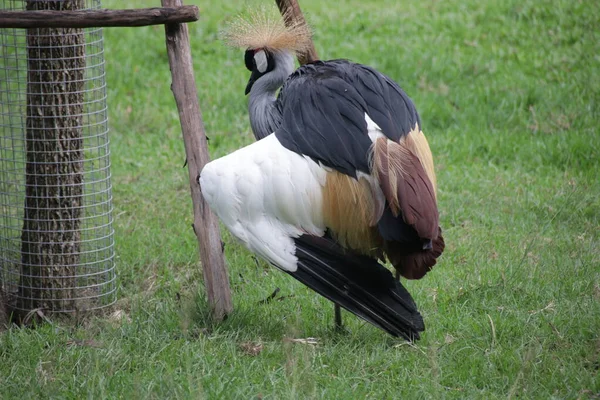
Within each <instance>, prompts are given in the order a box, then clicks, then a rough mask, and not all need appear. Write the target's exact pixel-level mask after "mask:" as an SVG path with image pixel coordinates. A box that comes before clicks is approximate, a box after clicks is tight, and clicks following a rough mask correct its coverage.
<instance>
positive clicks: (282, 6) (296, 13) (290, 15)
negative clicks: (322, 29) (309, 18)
mask: <svg viewBox="0 0 600 400" xmlns="http://www.w3.org/2000/svg"><path fill="white" fill-rule="evenodd" d="M275 3H277V7H279V11H280V12H281V15H282V16H284V17H285V23H286V24H287V25H289V24H290V23H292V22H294V21H298V22H303V21H304V14H302V10H301V9H300V5H299V4H298V0H275ZM318 59H319V56H318V55H317V50H315V45H314V44H313V43H312V41H311V46H310V48H309V49H308V51H307V52H306V53H304V54H300V55H299V56H298V61H299V62H300V65H304V64H306V63H309V62H313V61H316V60H318Z"/></svg>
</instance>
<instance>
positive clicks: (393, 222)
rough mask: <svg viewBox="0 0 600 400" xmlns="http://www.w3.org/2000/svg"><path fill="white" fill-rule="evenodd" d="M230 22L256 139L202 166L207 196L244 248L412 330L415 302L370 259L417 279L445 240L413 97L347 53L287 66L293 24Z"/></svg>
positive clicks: (304, 34)
mask: <svg viewBox="0 0 600 400" xmlns="http://www.w3.org/2000/svg"><path fill="white" fill-rule="evenodd" d="M240 26H241V28H239V26H238V28H239V29H238V30H237V31H234V32H233V33H232V32H230V36H229V38H230V41H232V42H233V43H234V44H236V45H238V46H241V47H244V48H245V49H246V66H247V67H248V69H250V70H251V71H252V75H251V77H250V81H249V82H248V87H247V88H246V92H247V93H250V105H249V109H250V116H251V117H250V121H251V125H252V128H253V131H254V133H255V135H256V137H257V138H258V139H260V140H258V141H257V142H255V143H253V144H251V145H249V146H246V147H244V148H242V149H239V150H237V151H235V152H233V153H231V154H229V155H227V156H224V157H222V158H219V159H217V160H214V161H212V162H210V163H208V164H207V165H206V166H205V167H204V169H203V170H202V172H201V175H200V178H199V180H200V185H201V190H202V193H203V195H204V197H205V199H206V201H207V202H208V204H209V205H210V207H211V209H212V210H213V211H214V212H215V213H216V214H217V215H218V216H219V218H220V219H221V220H222V222H223V223H224V225H225V226H226V227H227V228H228V229H229V230H230V231H231V233H232V234H233V235H234V236H235V237H236V238H237V239H238V240H239V241H241V242H242V243H243V244H244V245H246V247H247V248H248V249H250V250H251V251H252V252H254V253H256V254H258V255H259V256H261V257H262V258H264V259H265V260H267V261H269V262H270V263H271V264H273V265H274V266H276V267H278V268H279V269H281V270H283V271H284V272H286V273H288V274H290V275H291V276H293V277H294V278H296V279H297V280H299V281H300V282H302V283H303V284H305V285H306V286H308V287H310V288H311V289H313V290H315V291H316V292H318V293H319V294H321V295H323V296H324V297H326V298H327V299H329V300H331V301H333V302H334V303H336V304H339V305H340V306H341V307H343V308H345V309H346V310H348V311H349V312H351V313H353V314H355V315H357V316H359V317H361V318H363V319H365V320H366V321H368V322H370V323H372V324H374V325H376V326H378V327H379V328H381V329H383V330H385V331H387V332H389V333H390V334H391V335H394V336H401V337H404V338H406V339H409V340H415V339H418V338H419V332H421V331H423V330H424V323H423V319H422V317H421V315H420V314H419V312H418V310H417V307H416V305H415V302H414V300H413V299H412V297H411V295H410V294H409V293H408V291H407V290H406V289H405V288H404V287H403V286H402V284H401V283H400V282H399V281H397V280H396V279H394V276H393V275H392V273H391V272H390V271H389V270H388V269H387V268H385V267H384V266H383V265H382V264H381V263H380V262H385V261H389V262H390V263H391V264H392V265H393V267H394V268H395V269H396V270H397V272H398V273H399V274H400V275H402V276H404V277H406V278H409V279H418V278H421V277H423V276H424V275H425V274H426V273H427V272H428V271H429V270H430V269H431V268H432V267H433V266H434V264H435V263H436V259H437V258H438V257H439V256H440V255H441V254H442V251H443V249H444V241H443V238H442V234H441V229H440V227H439V217H438V209H437V204H436V191H435V190H436V179H435V174H434V168H433V160H432V155H431V151H430V149H429V145H428V143H427V140H426V139H425V136H424V135H423V133H422V132H421V130H420V126H421V123H420V119H419V115H418V113H417V111H416V109H415V106H414V104H413V102H412V101H411V100H410V98H409V97H408V96H407V95H406V94H405V93H404V91H402V89H400V87H399V86H398V85H397V84H396V83H395V82H394V81H392V80H391V79H390V78H388V77H387V76H385V75H383V74H381V73H379V72H377V71H376V70H374V69H372V68H370V67H367V66H364V65H360V64H355V63H351V62H349V61H345V60H333V61H326V62H321V61H318V62H314V63H311V64H307V65H304V66H302V67H300V68H299V69H297V70H295V71H294V54H295V53H296V52H298V51H302V50H303V49H304V47H305V46H306V44H307V38H309V37H310V36H309V32H308V30H307V29H306V27H305V26H303V25H296V26H292V27H285V26H284V25H283V23H281V24H273V23H269V24H265V23H264V20H260V19H259V20H258V21H256V22H255V23H254V24H253V23H252V22H247V23H246V25H240ZM279 88H281V90H280V92H279V95H278V96H276V92H277V90H278V89H279Z"/></svg>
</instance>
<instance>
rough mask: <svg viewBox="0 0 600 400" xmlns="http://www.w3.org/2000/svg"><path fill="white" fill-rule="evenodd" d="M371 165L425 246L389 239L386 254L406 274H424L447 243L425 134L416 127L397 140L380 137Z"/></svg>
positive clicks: (394, 210) (397, 213)
mask: <svg viewBox="0 0 600 400" xmlns="http://www.w3.org/2000/svg"><path fill="white" fill-rule="evenodd" d="M371 168H372V174H373V175H374V176H375V177H376V179H377V180H378V181H379V184H380V185H381V190H382V191H383V193H384V195H385V198H386V200H387V201H388V204H389V205H390V209H391V211H392V213H393V214H394V216H396V217H397V216H400V215H401V216H402V219H403V220H404V222H406V223H407V224H408V225H410V226H411V227H413V228H414V229H415V231H416V233H417V235H418V236H419V238H421V241H422V242H423V244H424V248H422V249H418V248H417V249H407V248H404V247H402V246H400V245H399V244H398V243H395V242H386V243H385V245H384V248H385V252H386V255H387V256H388V259H389V260H390V262H391V263H392V264H393V265H394V267H395V268H396V269H397V270H398V271H400V273H401V274H402V275H403V276H404V277H406V278H409V279H418V278H421V277H422V276H423V275H425V274H426V273H427V271H429V270H430V269H431V268H432V267H433V266H434V265H435V263H436V259H437V258H438V257H439V256H440V255H441V254H442V252H443V250H444V247H445V244H444V239H443V237H442V235H441V229H440V227H439V213H438V208H437V203H436V193H435V181H436V180H435V174H434V169H433V159H432V157H431V151H430V149H429V145H428V144H427V140H426V139H425V136H424V135H423V133H422V132H420V131H419V130H418V129H415V130H414V131H412V132H411V133H410V134H409V135H407V136H406V137H404V138H403V139H401V140H400V142H398V143H396V142H392V141H390V140H389V139H387V138H379V139H377V140H376V141H375V143H374V145H373V155H372V167H371Z"/></svg>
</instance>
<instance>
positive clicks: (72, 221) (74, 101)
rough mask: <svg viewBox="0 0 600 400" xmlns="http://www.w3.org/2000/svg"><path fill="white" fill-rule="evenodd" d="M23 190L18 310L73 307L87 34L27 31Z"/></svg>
mask: <svg viewBox="0 0 600 400" xmlns="http://www.w3.org/2000/svg"><path fill="white" fill-rule="evenodd" d="M84 3H85V1H84V0H61V1H47V0H45V1H39V0H27V3H26V4H27V5H26V7H27V10H76V9H82V8H83V7H84ZM27 55H28V75H27V130H26V178H25V182H26V190H25V213H24V222H23V231H22V235H21V241H22V245H21V254H22V255H21V261H22V272H21V279H20V283H19V296H18V297H19V299H20V302H21V303H22V304H19V308H20V309H29V310H32V309H37V308H41V309H44V310H48V311H60V310H72V309H74V306H75V305H74V304H73V300H71V299H72V298H74V297H75V296H74V287H75V286H76V282H75V279H74V278H73V277H74V276H75V275H76V270H75V268H76V266H77V265H78V264H79V262H80V250H81V248H80V240H81V231H80V226H81V217H82V206H83V204H82V200H83V199H82V194H83V157H84V155H83V139H82V128H81V127H82V125H83V111H84V110H83V102H84V96H83V91H84V81H83V79H84V69H85V36H84V32H83V30H82V29H73V28H38V29H28V30H27Z"/></svg>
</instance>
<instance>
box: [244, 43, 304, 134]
mask: <svg viewBox="0 0 600 400" xmlns="http://www.w3.org/2000/svg"><path fill="white" fill-rule="evenodd" d="M274 57H275V68H274V69H273V70H272V71H271V72H269V73H267V74H265V75H263V76H261V77H260V78H259V79H258V80H257V81H256V82H254V85H253V86H252V90H250V98H249V102H248V111H249V114H250V125H251V127H252V131H253V132H254V136H255V137H256V139H257V140H260V139H262V138H263V137H265V136H268V135H270V134H271V133H273V132H274V130H275V129H276V128H277V127H279V124H280V123H281V111H280V109H279V106H278V99H277V90H279V88H280V87H281V86H282V85H283V83H284V82H285V80H286V79H287V78H288V76H289V75H290V74H291V73H292V72H294V69H295V66H294V58H293V56H292V54H291V53H288V52H279V53H275V55H274Z"/></svg>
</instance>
